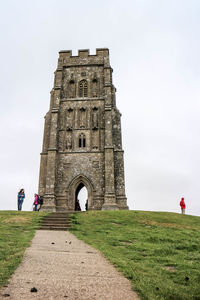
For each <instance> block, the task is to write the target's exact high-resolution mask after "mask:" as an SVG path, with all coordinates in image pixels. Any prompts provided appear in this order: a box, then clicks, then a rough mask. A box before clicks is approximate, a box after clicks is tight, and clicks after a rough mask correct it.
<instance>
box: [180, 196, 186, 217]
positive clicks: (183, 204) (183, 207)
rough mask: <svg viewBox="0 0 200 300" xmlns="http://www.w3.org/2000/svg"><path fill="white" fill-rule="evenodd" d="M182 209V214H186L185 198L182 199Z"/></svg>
mask: <svg viewBox="0 0 200 300" xmlns="http://www.w3.org/2000/svg"><path fill="white" fill-rule="evenodd" d="M180 207H181V213H182V214H184V213H185V207H186V206H185V202H184V198H181V201H180Z"/></svg>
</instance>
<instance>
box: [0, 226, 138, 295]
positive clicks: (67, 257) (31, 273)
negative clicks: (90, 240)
mask: <svg viewBox="0 0 200 300" xmlns="http://www.w3.org/2000/svg"><path fill="white" fill-rule="evenodd" d="M31 290H32V291H31ZM0 299H12V300H13V299H15V300H23V299H26V300H31V299H41V300H44V299H48V300H54V299H59V300H60V299H67V300H75V299H76V300H107V299H108V300H112V299H113V300H122V299H123V300H135V299H139V297H138V296H137V295H136V294H135V293H134V292H133V291H132V290H131V285H130V283H129V281H128V280H127V279H125V278H124V277H123V276H122V275H120V274H119V272H118V271H116V270H115V268H114V267H113V266H112V265H111V264H110V263H109V262H108V261H107V260H106V259H105V258H104V257H103V256H102V255H101V254H100V253H99V252H98V251H97V250H95V249H94V248H92V247H90V246H88V245H87V244H85V243H84V242H82V241H80V240H78V239H77V238H76V237H75V236H74V235H73V234H71V233H69V232H66V231H48V230H38V231H36V235H35V237H34V238H33V241H32V244H31V247H29V248H28V249H27V250H26V252H25V255H24V258H23V261H22V263H21V265H20V266H19V267H18V268H17V270H16V271H15V273H14V274H13V276H12V278H11V279H10V281H9V284H8V286H7V287H4V288H3V289H1V290H0Z"/></svg>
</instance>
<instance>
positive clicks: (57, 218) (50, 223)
mask: <svg viewBox="0 0 200 300" xmlns="http://www.w3.org/2000/svg"><path fill="white" fill-rule="evenodd" d="M69 228H71V221H70V213H66V212H65V213H63V212H62V213H61V212H55V213H51V214H50V215H48V216H45V217H44V218H43V219H42V220H41V223H40V229H43V230H67V229H69Z"/></svg>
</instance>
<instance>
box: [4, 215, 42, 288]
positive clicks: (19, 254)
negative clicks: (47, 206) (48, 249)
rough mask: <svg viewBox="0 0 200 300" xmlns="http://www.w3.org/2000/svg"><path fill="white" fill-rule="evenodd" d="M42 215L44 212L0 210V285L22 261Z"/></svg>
mask: <svg viewBox="0 0 200 300" xmlns="http://www.w3.org/2000/svg"><path fill="white" fill-rule="evenodd" d="M44 215H46V213H41V212H22V211H21V212H17V211H0V287H2V286H3V285H5V284H6V283H7V281H8V279H9V278H10V276H11V275H12V273H13V272H14V271H15V269H16V268H17V266H18V265H19V263H20V262H21V261H22V258H23V254H24V251H25V249H26V248H27V247H28V246H29V244H30V241H31V240H32V238H33V236H34V233H35V230H36V229H37V228H38V226H39V222H40V219H41V217H42V216H44Z"/></svg>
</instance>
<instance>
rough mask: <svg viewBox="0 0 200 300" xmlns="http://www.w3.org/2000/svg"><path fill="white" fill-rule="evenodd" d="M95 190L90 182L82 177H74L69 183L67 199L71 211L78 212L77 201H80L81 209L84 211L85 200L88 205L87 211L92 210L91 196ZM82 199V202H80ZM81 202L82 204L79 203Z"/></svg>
mask: <svg viewBox="0 0 200 300" xmlns="http://www.w3.org/2000/svg"><path fill="white" fill-rule="evenodd" d="M94 192H95V190H94V187H93V184H92V183H91V180H90V179H89V178H87V177H86V176H84V175H78V176H76V177H75V178H74V179H73V180H72V181H71V183H70V184H69V188H68V199H69V204H70V206H69V207H70V209H71V210H78V207H77V199H78V200H79V201H80V204H81V207H82V208H84V210H85V207H84V206H85V203H86V200H88V201H87V203H88V205H87V208H88V210H90V209H92V207H93V194H94ZM82 199H83V200H82ZM82 201H83V204H82V203H81V202H82Z"/></svg>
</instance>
